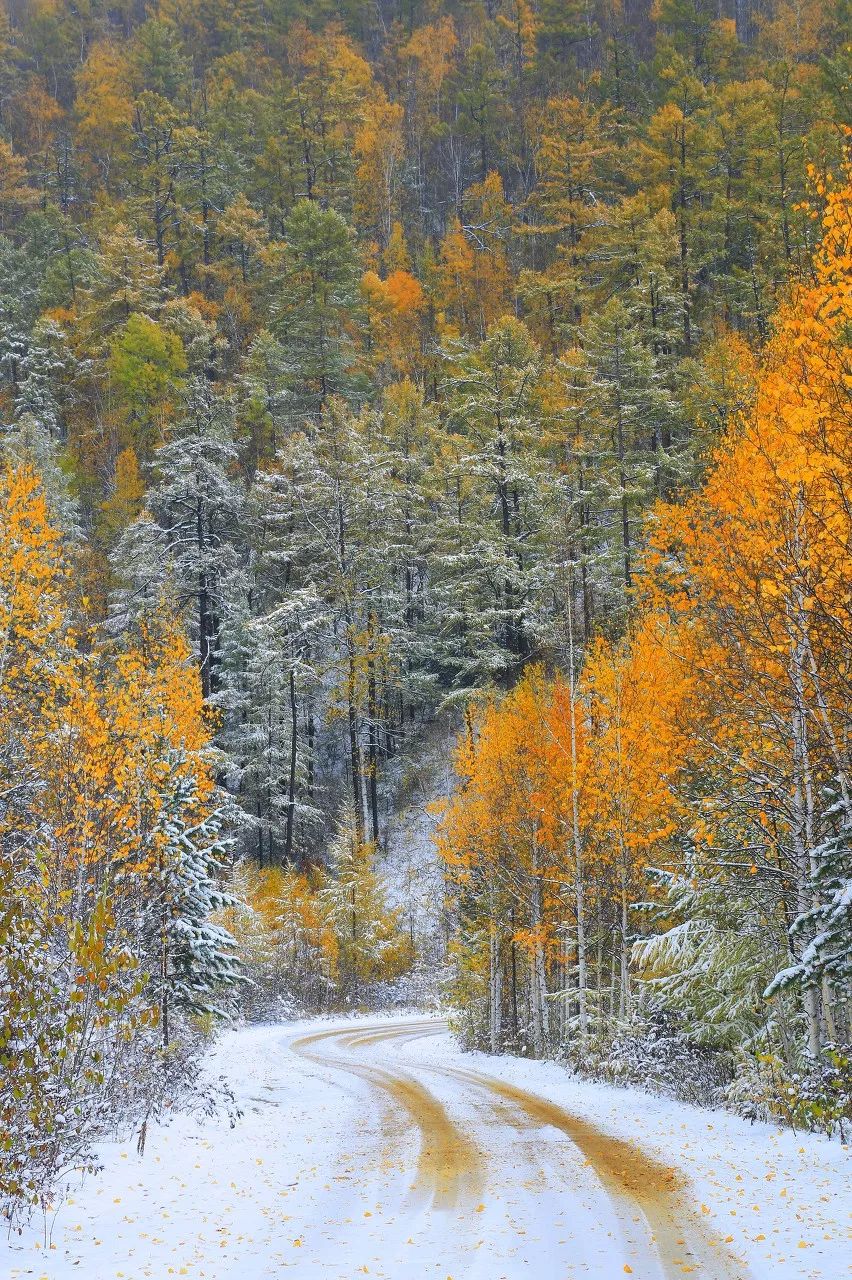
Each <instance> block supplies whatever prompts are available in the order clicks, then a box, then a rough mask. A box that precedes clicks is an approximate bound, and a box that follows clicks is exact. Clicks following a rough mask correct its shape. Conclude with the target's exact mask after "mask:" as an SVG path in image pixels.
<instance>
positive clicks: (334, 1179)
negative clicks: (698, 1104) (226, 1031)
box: [0, 1019, 852, 1280]
mask: <svg viewBox="0 0 852 1280" xmlns="http://www.w3.org/2000/svg"><path fill="white" fill-rule="evenodd" d="M211 1067H212V1069H214V1070H215V1071H216V1072H222V1073H224V1074H225V1075H226V1076H227V1077H228V1078H229V1079H230V1080H231V1081H232V1083H233V1084H234V1085H235V1087H236V1089H237V1092H238V1095H239V1098H240V1102H241V1105H242V1107H243V1108H244V1111H245V1114H244V1117H243V1119H242V1120H241V1121H240V1122H239V1123H238V1124H237V1126H236V1127H235V1128H234V1129H233V1130H229V1129H228V1128H227V1125H226V1124H225V1123H224V1122H222V1121H219V1122H215V1121H209V1120H208V1121H204V1122H203V1124H201V1125H198V1124H196V1123H195V1122H193V1121H191V1120H189V1119H186V1118H183V1119H181V1120H179V1121H176V1122H175V1123H174V1124H173V1125H172V1126H170V1127H169V1128H167V1129H159V1130H156V1131H155V1133H154V1135H153V1136H152V1138H151V1139H149V1153H148V1155H147V1156H146V1158H145V1160H144V1161H142V1162H141V1163H140V1162H139V1161H138V1160H137V1158H136V1156H135V1154H133V1151H132V1146H130V1145H128V1147H126V1148H122V1147H116V1148H114V1149H112V1148H111V1149H109V1150H106V1151H105V1152H104V1163H105V1168H104V1173H103V1175H101V1177H100V1178H99V1179H97V1180H90V1181H89V1182H88V1183H87V1184H86V1185H85V1186H84V1187H83V1189H82V1191H78V1192H77V1193H76V1194H75V1193H74V1192H72V1193H71V1194H70V1196H69V1200H68V1202H67V1203H66V1204H65V1205H64V1206H62V1207H61V1208H60V1211H59V1214H58V1217H57V1220H56V1223H55V1226H54V1229H53V1237H52V1241H51V1245H52V1247H51V1245H47V1246H45V1244H44V1242H41V1244H40V1243H39V1241H38V1239H37V1238H36V1233H35V1232H33V1233H30V1234H28V1235H25V1236H24V1237H22V1238H21V1239H20V1240H19V1241H17V1242H15V1243H14V1244H13V1245H11V1246H10V1247H9V1248H8V1250H7V1257H4V1256H3V1254H2V1251H0V1264H2V1263H6V1269H5V1270H4V1269H3V1266H2V1265H0V1274H2V1275H6V1274H8V1275H9V1276H10V1277H11V1280H18V1277H23V1276H37V1277H42V1278H47V1280H65V1278H66V1277H69V1276H72V1275H73V1276H77V1277H80V1276H85V1277H86V1280H107V1278H108V1277H113V1276H115V1277H118V1280H138V1278H141V1277H149V1276H150V1277H155V1278H156V1280H161V1277H162V1278H164V1280H165V1277H168V1276H170V1275H183V1276H195V1277H206V1278H207V1280H231V1278H232V1277H233V1278H234V1280H236V1278H237V1277H239V1278H240V1280H260V1278H263V1280H265V1278H266V1277H273V1276H278V1275H280V1274H281V1273H282V1272H284V1273H287V1272H290V1273H291V1274H293V1275H294V1276H299V1277H305V1280H312V1278H313V1277H330V1278H332V1277H333V1278H335V1280H337V1278H339V1280H357V1277H360V1276H362V1275H368V1276H380V1277H388V1278H390V1280H421V1278H423V1277H430V1276H435V1277H439V1280H520V1278H521V1277H534V1278H535V1280H570V1278H572V1277H595V1278H597V1280H617V1277H619V1276H623V1275H633V1276H634V1277H636V1278H637V1280H672V1277H676V1276H677V1277H679V1276H683V1275H690V1274H691V1275H693V1276H697V1277H705V1278H706V1280H769V1277H772V1280H779V1278H784V1280H788V1278H792V1277H802V1278H803V1280H804V1278H806V1277H813V1278H814V1280H841V1277H844V1276H848V1275H852V1268H850V1264H849V1259H850V1250H849V1235H848V1227H849V1218H850V1213H852V1197H850V1192H849V1164H848V1155H847V1153H845V1152H844V1151H843V1150H842V1149H841V1148H840V1146H839V1144H834V1145H833V1146H832V1145H831V1144H828V1143H826V1142H823V1141H820V1140H816V1139H802V1138H801V1137H800V1136H797V1135H793V1134H789V1133H778V1132H777V1131H775V1130H773V1129H771V1128H769V1127H767V1126H755V1127H754V1128H750V1127H749V1126H747V1125H744V1124H743V1123H742V1122H740V1121H738V1120H737V1119H735V1118H734V1117H731V1116H727V1115H721V1114H718V1113H711V1112H703V1111H698V1110H696V1109H694V1108H689V1107H684V1106H679V1105H677V1104H673V1103H670V1102H666V1101H664V1100H661V1099H655V1098H648V1097H645V1096H644V1095H642V1094H638V1093H636V1092H633V1091H628V1090H616V1089H607V1088H603V1087H601V1086H595V1085H586V1084H582V1083H578V1082H576V1081H573V1080H571V1079H570V1077H568V1076H566V1075H565V1073H564V1072H563V1071H561V1070H560V1069H559V1068H558V1067H555V1066H553V1065H552V1064H542V1063H527V1062H520V1061H518V1060H511V1059H493V1058H488V1057H485V1056H484V1055H462V1054H459V1053H458V1052H457V1051H456V1050H455V1049H454V1048H453V1046H452V1043H451V1041H450V1039H449V1037H448V1036H447V1034H446V1028H445V1026H444V1024H443V1023H442V1022H440V1021H439V1020H434V1019H406V1020H401V1019H384V1020H382V1021H378V1020H372V1021H369V1022H367V1021H361V1020H359V1021H356V1020H351V1021H349V1022H347V1023H345V1024H340V1023H338V1024H337V1025H329V1024H328V1023H325V1024H323V1023H314V1024H302V1025H301V1026H298V1027H295V1028H275V1027H264V1028H254V1029H251V1030H247V1031H241V1032H234V1033H232V1034H230V1035H228V1036H227V1037H225V1038H224V1040H223V1042H222V1043H221V1045H220V1046H219V1047H218V1048H217V1050H216V1052H215V1054H214V1055H213V1058H212V1061H211ZM844 1233H845V1240H844Z"/></svg>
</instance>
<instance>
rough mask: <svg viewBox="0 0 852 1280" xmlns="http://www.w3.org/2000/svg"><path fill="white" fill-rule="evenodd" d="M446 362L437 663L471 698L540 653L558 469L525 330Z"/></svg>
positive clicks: (507, 323)
mask: <svg viewBox="0 0 852 1280" xmlns="http://www.w3.org/2000/svg"><path fill="white" fill-rule="evenodd" d="M444 355H445V382H444V394H445V396H446V399H447V426H448V428H449V431H448V435H447V440H446V443H445V444H444V445H443V447H442V450H441V456H440V458H439V461H438V466H437V468H436V472H435V475H434V477H433V482H434V484H435V486H436V488H437V491H438V493H439V495H440V497H439V502H440V508H439V510H440V516H439V522H438V527H437V529H436V533H435V538H436V547H435V552H434V558H433V573H434V579H435V586H434V590H435V593H436V597H437V610H436V612H437V617H438V635H437V637H436V640H437V644H436V651H437V653H438V655H439V660H442V661H444V662H445V663H446V665H447V670H446V673H445V678H447V679H449V680H450V681H452V683H453V684H455V685H457V686H459V687H460V688H462V689H468V690H469V689H470V688H476V687H479V686H482V685H487V684H489V683H491V682H493V681H499V680H501V679H504V678H506V677H507V676H508V674H509V673H510V672H512V671H516V670H518V669H519V667H520V666H521V665H522V664H523V662H524V661H525V660H527V659H528V658H529V657H530V656H531V655H532V654H533V653H534V652H535V649H536V640H537V637H536V634H535V632H536V627H535V621H534V619H535V614H536V610H537V601H538V599H539V597H544V596H546V594H547V592H548V585H549V577H550V571H549V565H548V559H547V540H548V532H549V528H550V525H549V515H550V512H551V509H552V507H553V502H554V490H553V480H554V478H555V468H554V467H553V465H552V463H550V462H549V459H548V446H549V443H550V441H549V440H548V432H549V424H548V421H547V412H546V406H545V402H544V400H543V384H542V381H541V379H542V357H541V351H540V349H539V348H538V346H537V344H536V343H535V342H534V341H533V339H532V337H531V335H530V333H529V331H528V330H527V328H526V326H525V325H524V324H522V323H521V322H520V321H518V320H514V319H512V318H506V319H503V320H501V321H500V322H499V323H497V324H495V325H494V326H492V328H491V329H490V330H489V331H488V334H487V335H486V338H485V340H484V341H483V342H482V343H481V344H480V345H479V346H478V347H472V346H471V345H470V344H468V343H459V344H458V345H457V346H453V347H451V348H448V349H447V350H446V351H445V353H444Z"/></svg>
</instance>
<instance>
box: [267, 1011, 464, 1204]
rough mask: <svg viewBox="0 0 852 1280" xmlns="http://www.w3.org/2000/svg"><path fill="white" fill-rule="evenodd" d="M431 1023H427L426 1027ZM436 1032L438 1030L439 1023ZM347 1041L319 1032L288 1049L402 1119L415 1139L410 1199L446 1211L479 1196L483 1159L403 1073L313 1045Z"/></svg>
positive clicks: (434, 1102) (431, 1098) (334, 1033)
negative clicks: (388, 1102)
mask: <svg viewBox="0 0 852 1280" xmlns="http://www.w3.org/2000/svg"><path fill="white" fill-rule="evenodd" d="M435 1025H436V1024H435V1023H431V1024H430V1026H431V1028H435ZM408 1030H409V1034H411V1033H412V1031H413V1028H412V1027H411V1026H409V1028H408ZM437 1030H440V1031H443V1030H444V1028H443V1026H440V1025H439V1026H438V1028H437ZM436 1033H437V1032H436V1031H435V1030H431V1029H430V1030H427V1029H426V1026H425V1024H424V1025H423V1027H422V1028H421V1029H419V1030H418V1032H417V1034H421V1035H428V1034H436ZM350 1037H351V1038H353V1039H357V1033H347V1032H346V1031H341V1030H340V1029H338V1030H336V1031H320V1032H317V1033H316V1034H314V1035H310V1036H302V1037H301V1038H300V1039H298V1040H294V1041H293V1042H292V1044H291V1048H292V1049H293V1051H294V1052H295V1053H297V1054H299V1056H300V1057H303V1058H307V1059H309V1060H310V1061H311V1062H315V1063H318V1064H320V1065H321V1066H324V1067H333V1068H335V1069H337V1070H341V1071H346V1072H348V1073H349V1074H350V1075H355V1076H358V1077H359V1078H360V1079H362V1080H366V1081H367V1082H368V1083H369V1084H372V1085H374V1086H375V1087H376V1088H378V1089H379V1090H381V1091H382V1092H383V1093H384V1094H385V1095H386V1096H388V1097H390V1098H391V1099H392V1100H393V1101H394V1102H395V1103H396V1104H397V1105H398V1106H399V1107H400V1108H402V1110H403V1111H404V1112H405V1113H406V1114H407V1115H408V1117H409V1118H410V1120H411V1121H412V1122H413V1124H414V1126H415V1128H416V1129H417V1131H418V1133H419V1136H420V1151H419V1155H418V1161H417V1175H416V1180H415V1183H414V1187H413V1188H412V1190H413V1192H414V1195H415V1197H416V1198H419V1199H424V1198H425V1199H427V1200H428V1201H429V1202H430V1204H431V1207H432V1208H435V1209H452V1208H455V1207H456V1206H458V1205H460V1204H463V1203H464V1202H465V1201H467V1200H472V1199H473V1198H474V1197H475V1196H476V1195H478V1194H479V1191H480V1189H481V1186H482V1180H483V1165H484V1161H483V1157H482V1153H481V1151H480V1149H479V1147H478V1146H477V1145H476V1143H475V1142H473V1141H471V1139H470V1138H469V1137H468V1136H467V1135H466V1134H465V1133H463V1132H462V1130H461V1129H460V1128H459V1127H458V1125H456V1124H455V1123H454V1122H453V1121H452V1120H451V1119H450V1117H449V1116H448V1115H447V1112H446V1110H445V1109H444V1107H443V1105H442V1104H441V1103H440V1102H439V1101H438V1099H437V1098H436V1097H435V1096H434V1094H432V1093H430V1092H429V1090H428V1089H426V1088H424V1086H423V1085H422V1084H421V1083H420V1082H419V1081H418V1080H416V1079H415V1078H414V1077H413V1076H411V1075H409V1074H408V1073H407V1072H402V1071H387V1070H385V1069H384V1068H383V1067H377V1066H374V1065H373V1064H367V1063H364V1062H357V1061H355V1060H354V1059H352V1058H349V1057H347V1058H342V1057H337V1056H332V1055H329V1054H328V1053H325V1052H323V1049H322V1047H319V1046H322V1045H323V1044H324V1042H327V1041H332V1042H335V1043H338V1044H340V1045H342V1046H343V1047H346V1046H347V1042H348V1040H349V1038H350ZM378 1038H380V1039H381V1038H383V1037H381V1036H379V1037H378Z"/></svg>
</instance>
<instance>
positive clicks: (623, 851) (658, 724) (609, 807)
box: [439, 625, 690, 946]
mask: <svg viewBox="0 0 852 1280" xmlns="http://www.w3.org/2000/svg"><path fill="white" fill-rule="evenodd" d="M689 693H690V685H689V681H688V680H687V678H686V676H685V674H684V670H683V666H682V664H681V663H680V661H679V659H678V657H677V656H676V654H675V653H674V652H673V650H672V648H671V646H670V644H669V637H668V636H667V635H663V634H661V633H660V632H659V630H658V629H655V628H654V627H652V626H650V625H647V626H645V627H643V628H642V629H641V630H640V631H639V632H637V634H636V635H635V636H634V637H633V639H632V643H628V642H625V643H623V644H621V645H617V646H612V645H609V644H606V643H605V642H603V641H599V642H598V643H596V644H595V645H594V647H593V649H592V651H591V653H590V654H589V658H588V661H587V664H586V668H585V671H584V675H583V680H582V681H581V683H580V684H579V686H578V687H576V688H572V685H571V684H570V682H569V681H567V680H565V679H564V678H563V677H562V676H556V677H555V678H554V679H552V680H548V679H547V678H546V677H545V675H544V674H543V672H542V671H541V670H540V669H538V668H534V669H533V670H531V671H530V672H529V673H528V674H527V675H526V677H525V678H524V680H522V681H521V683H520V684H519V685H518V686H517V687H516V688H515V689H514V690H513V691H512V692H511V693H509V694H508V695H506V696H505V697H504V698H503V699H500V700H497V699H494V700H491V701H489V702H487V703H486V704H485V705H484V706H483V707H481V708H480V709H479V710H478V712H476V713H475V714H473V715H472V717H471V720H470V724H469V729H468V732H467V734H466V735H465V736H464V738H463V739H462V741H461V742H460V744H459V746H458V748H457V752H456V770H457V773H458V775H459V778H460V785H459V788H458V790H457V791H456V793H455V795H454V796H453V797H452V799H451V800H450V801H449V802H448V805H447V807H446V810H445V812H444V814H443V818H442V823H441V827H440V832H439V849H440V852H441V855H442V857H443V860H444V862H445V865H446V866H447V869H448V874H449V876H450V878H451V879H453V880H455V881H456V882H457V883H459V884H461V885H465V884H469V885H474V884H479V885H485V886H488V887H489V888H494V887H495V886H496V888H497V889H498V891H499V893H500V894H503V893H504V892H508V894H509V896H510V897H511V898H514V899H515V900H516V901H518V902H520V903H521V904H523V902H524V900H525V895H526V894H527V893H528V891H529V886H530V884H532V883H534V882H535V880H538V881H539V883H540V886H541V889H542V901H543V904H544V908H545V913H544V919H543V920H542V921H539V920H537V919H536V920H533V921H531V922H530V923H529V924H527V922H526V921H523V920H522V918H521V917H519V922H518V925H517V927H516V929H515V931H514V937H515V940H516V941H518V942H520V943H521V944H522V945H525V946H529V945H532V943H533V942H535V941H536V940H538V941H541V940H542V938H543V937H544V938H546V939H547V940H548V941H550V942H552V941H553V940H554V939H555V936H556V930H557V928H558V925H559V924H560V921H561V914H560V913H561V912H562V910H563V907H562V899H563V896H564V891H565V890H566V889H567V888H568V887H569V886H574V885H575V884H576V881H577V879H578V877H579V878H583V879H585V880H586V881H589V882H592V881H597V882H599V883H603V882H610V881H611V882H613V883H615V879H616V878H617V880H618V881H619V882H620V883H624V882H626V883H628V884H630V885H633V884H635V883H636V882H637V881H638V880H639V879H640V877H641V873H642V870H643V868H644V866H645V865H646V863H647V861H648V858H649V856H650V852H651V850H654V849H659V847H660V846H662V845H664V844H665V841H666V840H667V839H668V837H669V836H670V835H671V834H672V832H673V830H674V828H675V819H676V815H677V812H678V801H677V790H676V785H675V783H676V780H677V779H678V777H679V774H680V772H681V770H682V768H683V764H684V759H685V753H686V748H687V735H686V729H685V722H686V707H687V704H688V698H689ZM572 739H573V740H572ZM575 811H576V815H577V825H576V828H575V823H574V814H575ZM548 908H549V910H548ZM522 914H523V913H521V915H522Z"/></svg>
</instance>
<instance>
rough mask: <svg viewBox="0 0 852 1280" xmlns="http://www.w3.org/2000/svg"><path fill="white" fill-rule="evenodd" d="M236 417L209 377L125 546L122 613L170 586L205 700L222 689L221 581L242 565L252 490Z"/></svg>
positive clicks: (121, 550)
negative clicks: (244, 477) (239, 470)
mask: <svg viewBox="0 0 852 1280" xmlns="http://www.w3.org/2000/svg"><path fill="white" fill-rule="evenodd" d="M237 457H238V449H237V445H236V444H235V442H234V430H233V414H232V406H231V404H230V402H229V401H227V400H224V399H222V398H221V397H220V396H218V395H217V393H216V392H215V390H214V389H213V388H212V387H211V386H210V384H209V382H207V381H206V379H202V378H196V379H194V380H193V381H192V382H191V384H190V387H189V391H188V395H187V400H186V405H185V409H184V413H183V416H182V417H181V419H180V420H179V421H178V423H177V424H176V425H175V427H174V428H173V429H172V430H171V432H170V434H169V438H168V440H167V441H166V443H165V444H163V445H162V446H161V448H160V449H159V450H158V451H157V453H156V455H155V457H154V460H153V464H152V470H153V476H152V484H151V487H150V488H149V490H148V493H147V495H146V507H145V510H144V511H143V512H142V513H141V514H140V516H139V517H138V519H137V520H136V521H135V522H134V523H133V524H131V525H130V526H129V528H128V529H127V530H126V531H125V533H124V535H123V537H122V538H121V540H120V541H119V544H118V547H117V549H116V551H115V553H114V555H113V563H114V566H115V569H116V572H117V574H118V576H119V579H120V587H119V590H118V592H117V593H116V599H115V611H116V612H117V613H118V614H123V615H126V614H130V615H131V616H138V614H139V612H141V608H142V607H144V606H147V605H148V604H149V599H150V595H151V593H152V591H153V592H154V593H156V594H161V593H162V591H163V589H164V586H165V589H166V590H167V592H168V593H169V594H170V595H171V596H172V597H173V600H174V605H175V607H176V608H177V609H179V610H185V611H186V614H187V621H188V625H189V630H190V634H191V635H192V637H193V639H194V641H195V644H196V647H197V652H198V661H199V668H200V671H201V680H202V688H203V691H204V695H205V697H209V696H210V694H211V693H212V692H213V691H214V690H215V687H216V683H217V668H218V661H219V659H218V653H217V649H218V633H219V619H220V616H221V612H222V606H221V600H220V592H221V584H222V582H223V581H224V580H225V579H226V578H227V576H228V574H229V572H230V571H232V570H233V569H234V567H235V566H236V565H237V564H238V563H239V559H240V554H241V548H242V529H241V519H242V513H243V509H244V501H245V491H244V487H243V485H242V483H241V481H240V479H239V477H238V475H237V474H236V462H237Z"/></svg>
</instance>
